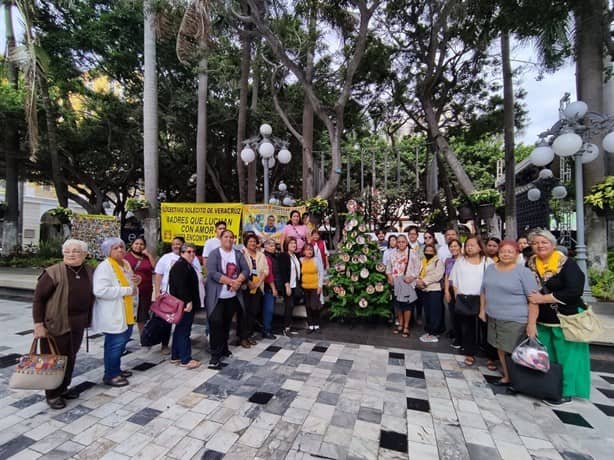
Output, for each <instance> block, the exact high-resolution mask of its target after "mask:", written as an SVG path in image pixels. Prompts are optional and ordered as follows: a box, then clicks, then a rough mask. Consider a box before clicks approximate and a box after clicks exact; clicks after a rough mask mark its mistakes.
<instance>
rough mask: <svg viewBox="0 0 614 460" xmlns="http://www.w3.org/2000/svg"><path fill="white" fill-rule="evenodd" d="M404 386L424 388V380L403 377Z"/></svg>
mask: <svg viewBox="0 0 614 460" xmlns="http://www.w3.org/2000/svg"><path fill="white" fill-rule="evenodd" d="M405 385H406V386H408V387H412V388H426V380H424V379H416V378H413V377H405Z"/></svg>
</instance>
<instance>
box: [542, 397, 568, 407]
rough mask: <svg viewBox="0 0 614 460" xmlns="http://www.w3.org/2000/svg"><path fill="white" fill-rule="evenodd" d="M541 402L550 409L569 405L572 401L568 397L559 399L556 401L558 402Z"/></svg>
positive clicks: (547, 400)
mask: <svg viewBox="0 0 614 460" xmlns="http://www.w3.org/2000/svg"><path fill="white" fill-rule="evenodd" d="M542 402H543V403H544V404H546V405H547V406H550V407H561V406H565V405H567V404H571V403H572V400H571V398H570V397H569V396H563V397H562V398H561V399H558V400H554V399H544V400H543V401H542Z"/></svg>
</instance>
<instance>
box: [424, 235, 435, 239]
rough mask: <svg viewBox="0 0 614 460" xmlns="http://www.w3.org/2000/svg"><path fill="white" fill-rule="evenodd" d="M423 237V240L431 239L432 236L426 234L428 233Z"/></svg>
mask: <svg viewBox="0 0 614 460" xmlns="http://www.w3.org/2000/svg"><path fill="white" fill-rule="evenodd" d="M424 239H425V240H432V239H433V237H432V236H428V235H424Z"/></svg>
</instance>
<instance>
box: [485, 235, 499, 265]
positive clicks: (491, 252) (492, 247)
mask: <svg viewBox="0 0 614 460" xmlns="http://www.w3.org/2000/svg"><path fill="white" fill-rule="evenodd" d="M500 243H501V240H500V239H499V238H497V237H496V236H491V237H490V238H488V239H487V240H486V256H487V257H490V258H491V259H492V261H493V262H494V263H497V262H499V256H498V254H499V244H500Z"/></svg>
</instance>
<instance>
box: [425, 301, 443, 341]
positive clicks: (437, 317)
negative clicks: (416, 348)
mask: <svg viewBox="0 0 614 460" xmlns="http://www.w3.org/2000/svg"><path fill="white" fill-rule="evenodd" d="M422 299H423V305H424V329H425V330H426V332H427V333H428V334H431V335H439V334H441V333H442V332H443V331H444V329H445V328H444V316H443V304H442V302H441V291H424V292H423V293H422Z"/></svg>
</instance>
